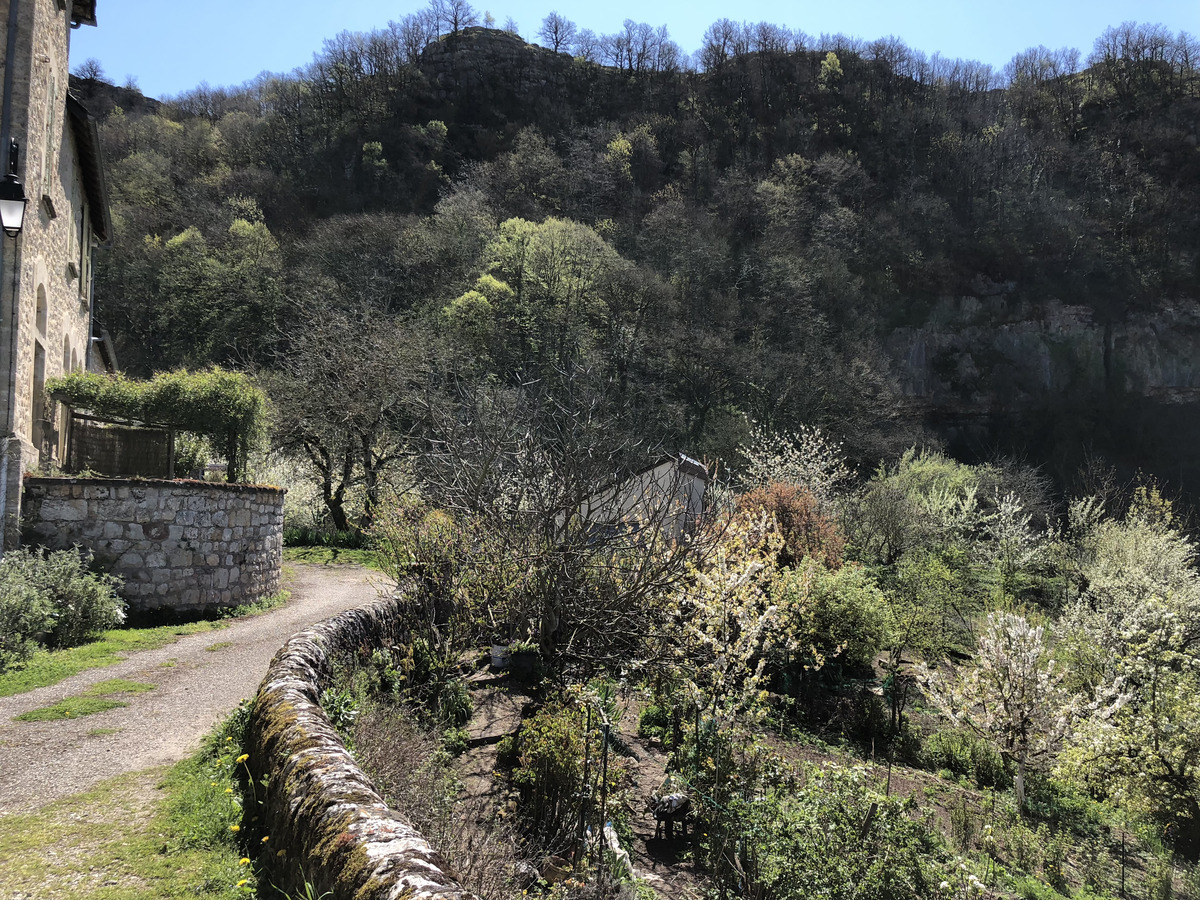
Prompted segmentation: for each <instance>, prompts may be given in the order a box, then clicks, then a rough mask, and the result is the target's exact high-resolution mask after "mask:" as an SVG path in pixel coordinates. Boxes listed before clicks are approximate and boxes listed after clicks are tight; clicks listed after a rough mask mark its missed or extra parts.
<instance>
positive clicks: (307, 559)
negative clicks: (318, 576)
mask: <svg viewBox="0 0 1200 900" xmlns="http://www.w3.org/2000/svg"><path fill="white" fill-rule="evenodd" d="M283 558H284V561H286V562H292V563H304V564H305V565H309V566H339V565H355V566H364V567H366V568H368V569H375V570H376V571H380V568H379V561H378V559H377V558H376V556H375V551H374V550H351V549H347V548H345V547H319V546H313V547H284V548H283Z"/></svg>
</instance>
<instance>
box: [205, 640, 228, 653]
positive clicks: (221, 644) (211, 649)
mask: <svg viewBox="0 0 1200 900" xmlns="http://www.w3.org/2000/svg"><path fill="white" fill-rule="evenodd" d="M232 646H233V641H217V642H216V643H215V644H209V645H208V646H207V647H205V648H204V649H205V651H206V652H208V653H216V652H217V651H218V650H224V649H225V648H226V647H232Z"/></svg>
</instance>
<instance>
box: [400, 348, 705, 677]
mask: <svg viewBox="0 0 1200 900" xmlns="http://www.w3.org/2000/svg"><path fill="white" fill-rule="evenodd" d="M605 394H606V392H605V390H604V383H603V380H602V379H601V378H600V376H598V375H597V374H596V373H594V372H591V371H589V370H586V369H583V368H573V369H570V370H563V371H559V372H557V373H553V374H551V375H550V376H548V377H547V378H544V379H541V380H539V381H537V382H529V383H526V384H523V385H520V386H518V387H515V388H501V387H498V386H495V385H489V384H479V383H462V384H460V385H459V386H458V388H456V390H455V396H453V397H452V398H450V399H449V402H447V398H430V402H429V403H428V405H427V407H426V409H425V413H426V417H425V420H424V425H423V435H424V440H423V442H422V450H423V452H422V453H421V454H420V456H419V457H418V458H417V465H418V475H419V477H420V479H421V483H422V494H423V495H424V496H425V497H427V498H428V499H429V500H430V502H431V503H432V504H434V505H435V506H436V507H437V508H438V509H440V510H443V511H445V512H447V513H449V514H450V515H451V516H452V517H453V519H454V523H455V527H456V529H458V531H459V533H460V534H466V535H468V536H469V538H468V540H467V541H466V543H467V544H468V547H467V548H466V549H464V550H463V551H462V552H463V554H464V555H465V557H466V558H465V559H462V560H459V564H458V565H459V567H458V570H457V571H458V577H459V579H460V581H461V583H463V584H465V585H468V586H469V590H470V591H471V592H472V599H471V600H470V601H469V602H470V603H472V604H476V605H481V606H482V607H483V608H484V609H486V610H487V611H488V614H489V615H491V616H493V617H494V618H495V620H496V623H497V624H498V625H502V626H503V625H508V626H511V627H513V628H515V629H516V630H517V632H519V633H518V634H517V635H516V636H518V637H524V636H529V637H532V638H533V639H535V640H537V641H538V642H539V645H540V647H541V651H542V654H543V658H544V660H545V661H546V663H547V665H548V666H549V668H550V669H551V671H552V672H553V673H555V674H559V675H562V674H566V673H570V674H572V675H575V676H582V677H584V678H587V677H590V676H591V675H594V674H597V673H600V672H609V673H615V672H618V671H621V670H622V669H623V668H628V667H630V666H639V665H647V664H651V662H652V661H653V660H655V659H656V657H657V656H659V655H661V654H662V653H663V652H665V648H655V647H654V646H653V645H652V642H651V641H649V640H648V638H649V635H650V634H651V632H652V625H653V622H654V620H655V618H656V617H657V616H660V615H662V614H663V612H662V611H663V608H664V604H665V603H666V602H667V599H668V598H669V597H670V596H672V595H673V592H674V591H675V590H676V589H677V586H678V585H679V584H680V583H681V582H682V580H683V579H684V577H685V575H686V573H687V572H688V570H689V565H691V564H692V563H694V562H695V561H696V560H697V559H698V558H700V557H702V556H703V554H704V553H705V552H707V549H706V548H707V547H708V541H707V540H706V538H705V537H704V535H705V534H707V531H706V529H705V523H706V521H707V520H706V518H705V514H704V513H703V512H700V511H699V510H698V509H697V508H696V506H695V501H696V499H697V498H696V496H695V494H690V495H689V494H688V492H687V491H686V490H685V489H684V487H685V486H684V479H683V478H682V477H681V476H680V475H678V474H677V473H673V474H670V475H668V476H666V477H665V478H663V479H659V480H656V481H654V483H653V484H650V483H649V482H645V478H646V472H647V471H648V470H649V469H648V467H649V466H650V465H651V464H652V463H654V462H656V461H659V460H661V456H660V455H659V454H658V453H656V451H655V448H654V447H653V446H651V445H648V444H647V443H644V442H643V441H642V440H641V439H640V438H638V437H634V436H633V435H634V434H636V429H634V428H632V427H631V424H632V423H630V422H628V421H624V420H623V417H624V416H625V415H626V413H624V412H622V411H619V410H617V409H615V408H614V407H612V406H611V404H610V403H609V402H608V401H607V400H606V399H605ZM681 503H684V504H685V505H687V506H688V509H690V510H691V513H688V512H687V510H685V509H681V507H680V504H681ZM689 504H690V505H689ZM696 512H700V515H699V517H698V518H697V517H694V516H693V517H692V518H691V519H687V515H691V514H692V513H696ZM685 514H686V515H685ZM681 515H683V516H684V517H685V519H687V521H688V522H689V525H690V526H691V532H690V533H691V535H692V536H691V537H690V538H689V539H682V537H681V536H680V535H679V533H678V527H679V525H680V523H681V521H683V520H682V519H681ZM464 602H467V601H465V600H464Z"/></svg>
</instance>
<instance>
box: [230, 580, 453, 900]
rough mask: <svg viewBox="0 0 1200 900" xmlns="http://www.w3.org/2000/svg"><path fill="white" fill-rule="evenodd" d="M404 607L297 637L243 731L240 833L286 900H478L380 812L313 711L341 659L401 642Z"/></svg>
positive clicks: (424, 845) (396, 602)
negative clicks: (318, 899)
mask: <svg viewBox="0 0 1200 900" xmlns="http://www.w3.org/2000/svg"><path fill="white" fill-rule="evenodd" d="M405 596H406V594H405V593H404V592H399V591H398V592H397V593H396V594H395V595H393V596H392V597H389V598H387V599H382V600H378V601H376V602H375V603H372V604H368V605H367V606H363V607H359V608H358V609H353V610H349V611H348V612H344V613H342V614H340V615H338V616H335V617H333V618H332V619H328V620H326V621H324V622H322V623H320V624H318V625H315V626H313V627H312V628H309V629H308V630H306V631H302V632H300V633H299V634H296V635H294V636H293V637H292V638H291V639H290V640H289V641H288V642H287V643H286V644H285V645H284V646H283V648H282V649H281V650H280V651H279V652H278V653H276V654H275V658H274V659H273V660H272V661H271V664H270V666H269V668H268V670H267V675H266V677H265V678H264V679H263V682H262V685H261V686H260V687H259V689H258V694H257V696H256V697H255V700H254V704H253V707H252V709H251V713H250V720H249V724H248V726H247V731H246V745H247V746H246V752H247V754H248V756H249V758H248V760H247V761H246V765H247V771H248V775H249V784H248V785H247V789H246V793H247V800H246V809H245V814H244V819H243V823H242V828H243V830H244V832H246V836H247V840H248V842H249V844H250V846H254V847H260V846H261V847H263V848H264V849H263V851H262V856H261V862H262V865H263V868H264V869H265V874H266V875H267V876H268V877H269V878H270V880H271V883H273V884H274V885H276V886H277V887H278V888H281V889H283V890H285V891H289V892H291V895H292V896H310V895H311V896H318V895H319V896H331V897H332V898H334V900H401V898H405V900H434V898H438V900H440V898H446V900H474V897H473V895H472V894H470V893H468V892H467V891H465V890H464V889H463V888H462V886H461V885H459V884H458V882H457V876H456V875H455V874H454V873H453V872H451V871H450V870H449V868H448V867H447V865H446V863H445V861H444V860H443V859H442V857H441V856H440V854H438V852H437V851H436V850H434V849H433V848H432V847H431V846H430V845H429V843H428V842H427V841H426V840H425V838H424V837H422V835H421V834H420V833H419V832H418V831H417V830H416V829H415V828H413V827H412V825H411V824H409V823H408V822H407V821H405V820H404V818H403V817H402V816H400V814H399V813H397V812H395V811H394V810H391V809H389V808H388V806H387V804H386V803H384V801H383V798H382V797H381V796H380V795H379V792H378V791H377V790H376V789H375V786H374V785H373V784H372V783H371V780H370V779H369V778H368V777H367V775H366V774H365V773H364V772H363V771H362V769H360V768H359V767H358V764H357V763H356V762H355V760H354V757H353V756H352V755H351V754H350V752H349V751H348V750H347V749H346V747H345V746H344V745H343V743H342V741H341V738H340V737H339V736H338V734H337V731H336V730H334V728H333V726H332V725H331V724H330V723H329V719H328V718H327V717H326V715H325V712H324V710H322V709H321V704H320V697H321V692H322V691H323V690H324V689H325V688H326V687H328V686H329V684H330V682H331V680H332V675H333V662H334V660H335V659H336V658H337V657H339V656H341V655H343V654H345V653H347V652H354V651H355V650H357V649H358V648H359V647H362V646H386V645H388V644H392V643H395V642H397V640H398V639H400V638H401V637H402V635H403V630H402V629H401V628H400V625H399V622H400V620H401V615H400V613H401V610H402V609H403V607H404V605H405V602H406V600H405ZM255 799H256V800H257V801H258V803H257V805H256V804H255V802H254V800H255ZM264 840H265V843H264ZM306 883H307V884H306ZM326 892H328V894H327V893H326Z"/></svg>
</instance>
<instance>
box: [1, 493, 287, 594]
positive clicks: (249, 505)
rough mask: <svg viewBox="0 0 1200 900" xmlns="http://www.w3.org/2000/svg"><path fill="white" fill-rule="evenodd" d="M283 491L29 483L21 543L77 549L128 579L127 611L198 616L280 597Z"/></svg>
mask: <svg viewBox="0 0 1200 900" xmlns="http://www.w3.org/2000/svg"><path fill="white" fill-rule="evenodd" d="M283 493H284V492H283V491H282V490H281V489H279V488H268V487H253V486H249V485H238V484H209V483H206V482H202V481H159V480H152V479H130V480H126V479H114V478H33V477H29V478H26V479H25V496H24V501H23V504H22V522H23V532H24V536H25V539H26V540H28V541H31V542H33V543H37V544H40V545H42V546H45V547H49V548H51V549H54V550H59V549H63V548H66V547H71V546H73V545H76V544H78V545H79V546H81V547H84V548H86V549H88V550H90V551H91V552H92V553H93V554H94V555H95V557H96V559H97V561H98V562H99V564H100V565H101V566H102V567H106V568H108V569H109V571H111V572H112V574H114V575H117V576H119V577H120V578H122V579H123V580H124V582H125V586H124V588H123V589H122V591H121V595H122V596H123V597H124V598H125V599H126V600H127V601H128V603H129V607H130V610H131V611H134V612H157V611H178V612H197V611H200V610H204V609H211V608H214V607H223V606H239V605H241V604H244V603H253V602H255V601H257V600H261V599H262V598H263V597H266V596H269V595H271V594H273V593H275V592H276V591H278V590H279V578H280V570H281V567H282V564H283Z"/></svg>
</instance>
